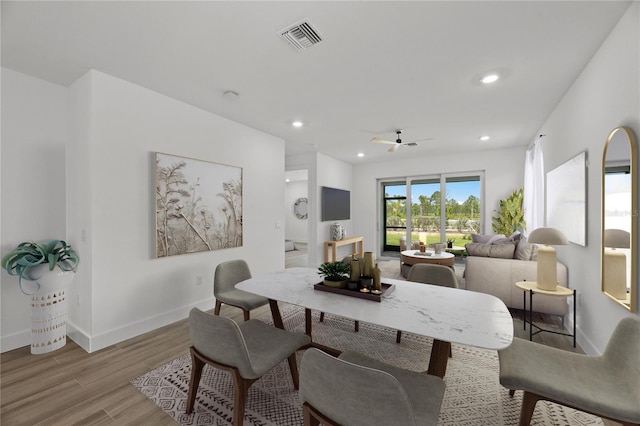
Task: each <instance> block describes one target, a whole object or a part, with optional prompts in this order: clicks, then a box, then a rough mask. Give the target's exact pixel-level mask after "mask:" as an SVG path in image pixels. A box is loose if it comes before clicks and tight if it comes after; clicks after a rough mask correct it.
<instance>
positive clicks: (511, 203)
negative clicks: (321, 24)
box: [491, 188, 525, 236]
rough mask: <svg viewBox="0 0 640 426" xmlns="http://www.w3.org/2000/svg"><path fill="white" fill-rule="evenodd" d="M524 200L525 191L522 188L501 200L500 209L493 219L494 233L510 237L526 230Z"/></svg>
mask: <svg viewBox="0 0 640 426" xmlns="http://www.w3.org/2000/svg"><path fill="white" fill-rule="evenodd" d="M523 199H524V194H523V190H522V188H520V189H516V190H514V191H513V192H511V195H509V197H508V198H505V199H504V200H500V205H499V206H500V208H499V209H498V210H495V212H496V216H493V217H492V218H491V219H492V221H493V224H492V228H493V232H495V233H496V234H503V235H506V236H509V235H511V234H513V233H514V232H516V231H520V230H522V229H524V227H525V221H524V208H523V207H522V202H523Z"/></svg>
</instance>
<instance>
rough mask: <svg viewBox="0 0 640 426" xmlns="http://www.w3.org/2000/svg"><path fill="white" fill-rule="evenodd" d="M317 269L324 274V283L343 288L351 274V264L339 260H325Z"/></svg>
mask: <svg viewBox="0 0 640 426" xmlns="http://www.w3.org/2000/svg"><path fill="white" fill-rule="evenodd" d="M318 271H320V273H321V274H322V275H323V276H324V281H323V284H324V285H326V286H329V287H336V288H345V287H346V286H347V281H348V280H349V276H350V274H351V265H350V264H348V263H343V262H341V261H336V262H326V263H323V264H322V265H320V267H319V268H318Z"/></svg>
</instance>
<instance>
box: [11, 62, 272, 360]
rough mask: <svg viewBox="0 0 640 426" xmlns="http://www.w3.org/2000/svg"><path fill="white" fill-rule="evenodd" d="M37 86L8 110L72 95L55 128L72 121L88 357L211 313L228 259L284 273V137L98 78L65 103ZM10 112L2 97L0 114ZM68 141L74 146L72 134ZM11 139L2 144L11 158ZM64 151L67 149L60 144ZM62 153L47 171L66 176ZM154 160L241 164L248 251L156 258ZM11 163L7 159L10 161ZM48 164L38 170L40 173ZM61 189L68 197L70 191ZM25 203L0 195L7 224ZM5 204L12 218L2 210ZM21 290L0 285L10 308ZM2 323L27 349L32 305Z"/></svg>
mask: <svg viewBox="0 0 640 426" xmlns="http://www.w3.org/2000/svg"><path fill="white" fill-rule="evenodd" d="M21 78H25V79H28V78H26V77H21ZM3 79H4V75H3ZM31 80H33V79H28V82H27V83H25V84H24V85H23V86H24V87H20V88H19V90H18V93H16V95H15V96H12V97H11V101H12V102H15V101H16V100H17V99H21V98H23V97H24V94H28V92H29V90H34V91H35V92H36V93H38V94H40V93H41V92H44V93H45V94H46V95H47V96H48V97H49V98H53V99H55V100H57V101H58V102H57V104H56V105H55V109H56V110H60V111H65V112H66V110H67V102H66V96H67V93H69V99H70V102H69V104H70V111H71V113H72V116H71V117H70V120H67V117H66V115H65V114H63V115H61V116H57V117H56V118H55V120H53V119H52V122H55V124H56V126H60V127H61V128H62V129H65V127H66V125H67V122H70V124H71V127H70V129H71V130H70V136H69V139H70V142H69V147H70V149H69V153H68V157H67V161H68V164H67V168H66V169H67V171H68V176H67V178H68V181H69V182H68V187H67V190H68V202H67V215H66V220H67V235H68V236H69V238H68V239H69V240H70V242H71V243H72V244H73V245H74V247H78V251H79V254H80V256H81V265H80V270H79V271H78V274H77V275H76V277H75V279H74V282H73V283H72V285H71V289H70V291H69V296H68V300H69V301H70V302H71V303H70V306H69V308H70V309H69V335H70V337H71V338H73V339H74V340H76V341H78V342H79V343H80V344H81V345H82V346H83V347H84V348H85V349H87V350H90V351H94V350H97V349H100V348H103V347H105V346H108V345H110V344H113V343H116V342H118V341H121V340H124V339H126V338H129V337H132V336H135V335H138V334H140V333H143V332H146V331H149V330H152V329H155V328H157V327H160V326H162V325H165V324H167V323H170V322H173V321H175V320H177V319H181V318H184V317H186V315H187V313H188V310H189V309H190V308H191V307H192V306H201V307H203V308H206V309H210V308H212V307H213V294H212V282H213V271H214V268H215V266H216V265H217V264H218V263H220V262H222V261H224V260H229V259H234V258H244V259H246V260H247V261H248V262H249V264H250V267H251V269H252V271H253V272H254V273H260V272H265V271H270V270H276V269H280V268H282V267H284V226H283V218H284V209H283V206H284V193H285V189H284V142H283V141H282V140H281V139H278V138H275V137H272V136H269V135H266V134H264V133H261V132H259V131H256V130H254V129H251V128H249V127H246V126H243V125H240V124H238V123H235V122H232V121H229V120H226V119H223V118H221V117H218V116H215V115H212V114H210V113H207V112H205V111H202V110H199V109H197V108H194V107H192V106H190V105H187V104H184V103H182V102H178V101H176V100H174V99H171V98H168V97H166V96H163V95H160V94H158V93H155V92H152V91H150V90H147V89H144V88H142V87H139V86H136V85H134V84H131V83H128V82H126V81H123V80H120V79H117V78H114V77H111V76H108V75H106V74H103V73H101V72H97V71H91V72H89V73H88V74H87V75H85V76H83V77H82V78H81V79H79V80H78V81H77V82H76V83H74V84H73V85H72V86H71V88H70V90H67V89H64V88H59V92H60V93H61V95H59V96H57V97H56V96H54V95H51V94H48V92H46V91H45V90H44V89H42V88H39V87H38V85H37V84H36V83H35V82H33V81H31ZM3 83H4V81H3ZM3 85H4V84H3ZM7 86H8V85H5V87H7ZM23 92H24V93H23ZM41 96H43V95H41ZM59 98H61V99H59ZM20 102H25V101H20ZM4 103H5V102H4V93H3V113H4V109H5V108H4V106H5V105H4ZM18 105H20V103H18ZM22 114H23V115H22V116H21V117H22V118H23V119H22V120H21V121H16V122H17V123H21V124H22V125H21V126H20V128H19V129H17V130H16V131H15V132H13V133H15V134H20V133H23V131H24V129H23V128H26V127H28V125H31V126H32V127H37V126H33V122H34V121H33V117H32V115H33V114H32V113H28V112H26V111H25V112H23V113H22ZM3 118H4V117H3ZM52 127H53V126H52ZM56 128H57V127H56ZM54 129H55V128H54ZM3 130H4V129H3ZM65 130H66V129H65ZM52 133H54V132H49V134H52ZM61 134H62V136H64V137H66V133H65V132H64V131H61ZM3 136H4V134H3ZM56 137H57V136H56ZM64 137H63V138H62V139H63V141H64ZM34 139H35V138H34ZM5 142H7V141H5V139H4V137H3V145H2V148H3V151H4V150H5ZM6 145H9V143H7V144H6ZM59 145H60V146H61V147H62V148H64V143H59ZM11 149H12V150H17V151H19V152H20V153H26V154H29V152H30V151H33V148H32V146H31V145H30V144H26V143H23V144H21V145H18V146H14V144H11ZM63 152H64V151H63V150H62V151H61V153H60V154H59V155H57V156H56V155H50V156H49V157H48V159H49V161H48V162H46V161H43V162H44V163H45V164H44V165H46V164H48V163H51V164H52V166H51V167H50V168H52V169H55V170H62V171H64V169H65V164H64V154H63ZM154 152H164V153H169V154H174V155H180V156H185V157H190V158H197V159H201V160H206V161H212V162H216V163H222V164H228V165H233V166H238V167H242V169H243V222H244V242H243V246H242V247H238V248H232V249H225V250H218V251H213V252H206V253H196V254H190V255H182V256H172V257H169V258H161V259H156V258H155V255H154V253H155V247H154V243H155V214H154V213H155V203H154V187H155V185H154V173H153V170H154V160H153V158H154ZM3 154H5V155H3V158H5V156H6V157H7V158H8V157H9V156H8V155H6V153H5V152H3ZM26 154H25V155H26ZM16 155H17V154H16ZM16 155H14V157H15V158H17V157H16ZM52 158H53V159H54V160H55V161H51V159H52ZM41 163H42V162H41ZM41 163H38V165H39V166H43V164H41ZM3 166H4V164H3ZM18 166H19V164H16V165H15V167H13V168H12V169H11V170H9V171H10V172H11V174H9V171H8V172H7V173H5V169H4V167H3V182H10V181H12V180H13V181H15V180H16V179H17V178H18V176H20V175H21V174H22V173H23V172H24V167H23V168H20V167H18ZM47 170H48V169H47ZM60 173H61V174H60V176H59V177H60V182H64V173H63V172H60ZM38 179H39V181H40V182H41V183H42V184H43V185H45V187H46V190H43V191H41V192H42V193H43V194H45V195H46V194H47V193H48V190H49V189H51V188H52V187H54V186H55V185H56V184H57V183H58V182H56V181H54V180H52V179H50V178H49V176H47V175H44V174H43V175H40V176H39V177H38ZM60 186H62V188H63V190H62V193H63V194H64V183H60ZM29 197H30V195H22V196H21V197H19V198H17V199H16V200H15V202H16V204H14V205H13V207H10V206H8V203H6V202H5V201H7V200H8V198H6V194H5V192H4V188H3V194H2V198H3V200H2V201H3V202H2V206H3V220H4V219H5V217H7V218H13V219H12V222H18V221H19V219H20V218H21V217H24V212H23V211H22V208H23V206H24V205H25V204H26V205H27V206H29V202H30V198H29ZM62 197H64V195H62ZM52 198H56V197H53V196H52ZM45 205H46V202H41V203H40V204H39V206H45ZM64 205H65V204H64V201H63V200H62V201H59V202H58V203H57V205H56V208H55V209H53V210H58V209H59V210H62V211H64V209H65V208H64ZM5 206H6V209H7V210H8V211H4V209H5ZM5 215H6V216H5ZM58 221H59V222H60V225H59V228H60V232H64V227H65V216H64V215H63V216H62V217H60V218H58ZM13 224H14V223H11V225H13ZM4 228H5V223H3V230H4ZM6 228H7V229H9V228H10V226H8V225H7V226H6ZM22 229H23V232H18V231H16V232H15V237H14V236H13V233H12V235H11V238H9V234H4V233H3V238H6V247H9V249H10V248H12V246H14V245H15V244H17V243H18V242H20V241H22V240H24V239H28V238H29V237H28V236H27V235H25V234H26V232H25V231H24V230H25V229H27V228H26V226H23V227H22ZM43 233H44V232H43ZM57 233H58V231H56V232H53V231H51V234H57ZM55 236H57V235H43V236H42V237H43V238H47V237H55ZM36 237H37V236H36ZM83 240H84V241H83ZM265 247H268V248H269V249H268V250H265ZM3 250H5V242H4V241H3ZM196 276H202V277H203V281H204V285H202V286H196ZM5 281H6V282H7V284H10V286H9V285H7V284H4V282H5ZM15 281H16V280H15V279H13V278H12V277H7V276H6V275H4V276H3V286H2V291H3V295H2V296H3V297H2V303H3V305H4V304H5V303H7V304H10V303H15V302H17V300H18V298H19V297H20V294H14V293H15V291H13V290H15V288H14V287H15V286H16V282H15ZM7 288H10V289H13V290H11V291H12V293H11V298H9V297H7V298H5V294H4V293H5V290H6V289H7ZM22 297H24V296H22ZM78 298H79V299H78ZM78 300H79V302H78ZM2 314H3V318H2V320H3V321H2V322H3V329H2V333H3V335H2V336H3V339H4V338H5V323H9V324H11V325H12V326H11V328H10V329H7V330H6V333H7V334H11V333H21V336H22V339H23V342H22V345H26V344H28V343H29V340H30V336H29V333H28V328H29V326H30V323H29V311H28V309H27V308H26V301H25V309H24V311H21V312H20V313H19V316H17V315H18V313H10V312H8V311H5V310H3V313H2ZM10 314H11V315H10ZM5 320H8V321H5ZM7 349H9V348H5V347H3V350H7Z"/></svg>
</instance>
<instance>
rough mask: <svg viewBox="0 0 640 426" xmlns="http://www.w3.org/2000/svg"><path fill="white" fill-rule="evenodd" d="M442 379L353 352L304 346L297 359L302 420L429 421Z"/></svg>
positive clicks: (352, 425) (354, 424) (355, 425)
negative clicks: (330, 351)
mask: <svg viewBox="0 0 640 426" xmlns="http://www.w3.org/2000/svg"><path fill="white" fill-rule="evenodd" d="M444 391H445V383H444V381H443V380H442V379H441V378H439V377H436V376H431V375H429V374H427V373H418V372H414V371H409V370H405V369H402V368H398V367H395V366H391V365H389V364H386V363H383V362H381V361H378V360H374V359H372V358H369V357H367V356H365V355H362V354H360V353H358V352H351V351H347V352H343V353H342V354H341V355H340V356H339V357H338V358H335V357H333V356H331V355H329V354H327V353H325V352H322V351H320V350H318V349H315V348H313V349H308V350H307V351H306V352H305V354H304V355H303V357H302V363H301V365H300V399H301V401H302V403H303V406H302V410H303V416H304V424H305V425H306V426H309V425H314V426H317V425H319V424H320V423H322V424H324V425H327V426H334V425H341V426H365V425H374V424H375V425H394V426H405V425H412V426H413V425H435V424H436V423H437V421H438V415H439V414H440V406H441V404H442V398H443V396H444Z"/></svg>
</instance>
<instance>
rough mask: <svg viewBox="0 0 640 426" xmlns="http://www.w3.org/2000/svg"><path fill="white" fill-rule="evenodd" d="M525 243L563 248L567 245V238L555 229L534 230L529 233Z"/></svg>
mask: <svg viewBox="0 0 640 426" xmlns="http://www.w3.org/2000/svg"><path fill="white" fill-rule="evenodd" d="M527 241H528V242H530V243H534V244H546V245H551V246H563V245H567V244H569V241H568V240H567V237H566V236H565V235H564V234H563V233H562V232H560V231H558V230H557V229H555V228H536V229H534V230H533V231H531V234H529V238H528V239H527Z"/></svg>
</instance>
